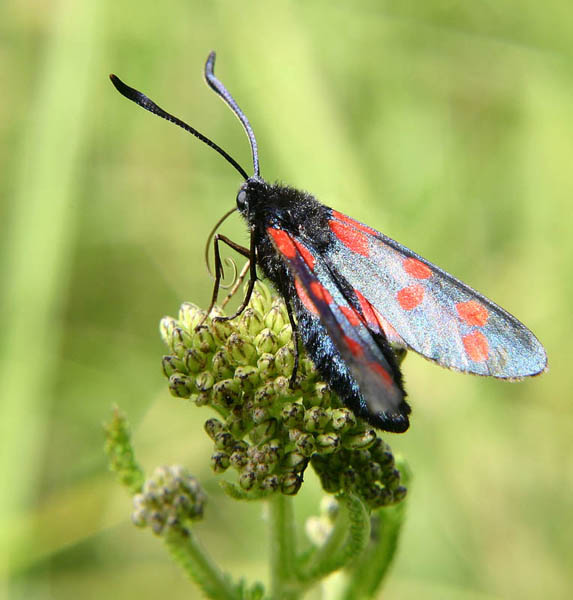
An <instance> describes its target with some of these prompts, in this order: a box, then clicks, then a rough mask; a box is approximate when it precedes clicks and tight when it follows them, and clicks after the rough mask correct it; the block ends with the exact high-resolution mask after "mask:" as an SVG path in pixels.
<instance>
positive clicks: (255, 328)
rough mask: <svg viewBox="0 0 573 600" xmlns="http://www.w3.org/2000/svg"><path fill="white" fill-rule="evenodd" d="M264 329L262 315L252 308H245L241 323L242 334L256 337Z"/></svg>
mask: <svg viewBox="0 0 573 600" xmlns="http://www.w3.org/2000/svg"><path fill="white" fill-rule="evenodd" d="M264 327H265V325H264V322H263V317H262V315H261V313H259V312H257V311H256V310H254V309H253V308H250V307H247V308H245V310H244V311H243V313H242V315H241V318H240V321H239V330H240V332H241V333H242V334H244V335H248V336H250V337H255V336H256V335H257V334H258V333H260V332H261V331H262V330H263V329H264Z"/></svg>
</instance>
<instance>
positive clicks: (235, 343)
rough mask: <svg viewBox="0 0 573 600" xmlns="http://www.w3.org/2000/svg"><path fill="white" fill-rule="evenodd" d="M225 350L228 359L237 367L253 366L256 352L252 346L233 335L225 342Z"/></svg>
mask: <svg viewBox="0 0 573 600" xmlns="http://www.w3.org/2000/svg"><path fill="white" fill-rule="evenodd" d="M227 350H228V352H229V356H230V358H231V359H232V360H233V361H234V362H235V363H236V364H238V365H249V364H253V360H256V355H257V350H256V348H255V347H254V346H253V344H251V343H249V342H247V341H246V340H245V339H243V338H241V337H240V336H239V335H238V334H237V333H233V335H231V337H229V339H228V341H227Z"/></svg>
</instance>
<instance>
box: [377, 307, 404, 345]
mask: <svg viewBox="0 0 573 600" xmlns="http://www.w3.org/2000/svg"><path fill="white" fill-rule="evenodd" d="M373 310H374V314H375V315H376V319H377V320H378V323H379V324H380V327H381V329H382V331H384V333H385V335H386V339H387V340H388V341H389V342H395V343H398V344H403V343H404V340H403V339H402V338H401V337H400V335H399V334H398V332H397V331H396V330H395V329H394V327H392V325H390V323H389V322H388V321H387V320H386V319H385V318H384V317H383V316H382V315H381V314H380V313H379V312H378V311H377V310H376V309H375V308H374V309H373Z"/></svg>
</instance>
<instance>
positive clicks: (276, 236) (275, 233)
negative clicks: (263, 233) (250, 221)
mask: <svg viewBox="0 0 573 600" xmlns="http://www.w3.org/2000/svg"><path fill="white" fill-rule="evenodd" d="M267 232H268V233H269V234H270V236H271V237H272V238H273V240H274V241H275V244H276V246H277V248H278V250H279V252H280V253H281V254H284V256H286V257H287V258H290V259H293V258H295V257H296V255H297V251H296V246H295V245H294V243H293V241H292V239H291V237H290V235H289V234H288V233H287V232H286V231H283V230H282V229H276V228H275V227H269V228H267Z"/></svg>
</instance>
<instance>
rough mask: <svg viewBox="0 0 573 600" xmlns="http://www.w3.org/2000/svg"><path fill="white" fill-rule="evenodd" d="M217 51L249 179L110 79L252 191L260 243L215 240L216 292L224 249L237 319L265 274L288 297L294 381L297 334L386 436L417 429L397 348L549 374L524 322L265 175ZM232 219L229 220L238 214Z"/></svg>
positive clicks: (511, 376)
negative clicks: (247, 155)
mask: <svg viewBox="0 0 573 600" xmlns="http://www.w3.org/2000/svg"><path fill="white" fill-rule="evenodd" d="M214 65H215V53H214V52H211V54H210V55H209V57H208V58H207V62H206V64H205V78H206V80H207V83H208V85H209V86H210V87H211V88H212V89H213V90H214V91H215V92H216V93H217V94H218V95H219V96H221V98H222V99H223V100H224V101H225V103H226V104H227V105H228V106H229V107H230V108H231V110H232V111H233V112H234V113H235V115H236V116H237V117H238V118H239V120H240V121H241V123H242V125H243V127H244V129H245V131H246V133H247V136H248V138H249V142H250V144H251V152H252V158H253V167H254V169H253V170H254V173H253V175H252V176H250V177H249V176H248V174H247V172H246V171H245V170H244V169H243V168H242V167H241V166H240V165H239V164H238V163H237V162H236V161H235V160H234V159H233V158H232V157H231V156H229V154H227V152H225V151H224V150H223V149H222V148H220V147H219V146H217V144H215V143H214V142H212V141H211V140H210V139H208V138H207V137H205V136H204V135H203V134H201V133H199V132H198V131H197V130H196V129H194V128H193V127H190V126H189V125H187V124H186V123H184V122H183V121H181V120H180V119H178V118H177V117H174V116H173V115H171V114H169V113H167V112H165V111H164V110H163V109H162V108H160V107H159V106H157V105H156V104H155V103H154V102H152V101H151V100H150V99H149V98H147V96H145V95H144V94H142V93H141V92H138V91H137V90H135V89H133V88H130V87H129V86H127V85H126V84H124V83H123V82H122V81H121V80H120V79H119V78H118V77H116V76H115V75H111V76H110V77H111V80H112V82H113V84H114V86H115V87H116V89H117V90H118V91H119V92H120V93H121V94H122V95H124V96H125V97H126V98H128V99H129V100H132V101H133V102H135V103H136V104H139V105H140V106H142V107H143V108H145V109H146V110H148V111H149V112H151V113H153V114H155V115H158V116H160V117H162V118H164V119H167V120H168V121H171V122H172V123H175V124H176V125H178V126H180V127H182V128H183V129H185V130H186V131H188V132H189V133H192V134H193V135H194V136H196V137H198V138H199V139H200V140H201V141H202V142H204V143H205V144H207V145H208V146H210V147H211V148H213V149H214V150H216V151H217V152H218V153H219V154H221V155H222V156H223V157H224V158H225V159H226V160H227V162H229V163H230V164H231V165H233V167H234V168H235V169H236V170H237V171H238V172H239V173H240V174H241V176H242V177H243V178H244V180H245V181H244V183H243V184H242V185H241V187H240V188H239V192H238V194H237V198H236V202H237V206H236V209H233V211H231V212H234V210H238V211H239V212H240V213H241V215H242V216H243V217H244V218H245V220H246V222H247V225H248V229H249V235H250V245H249V247H248V248H246V247H243V246H241V245H239V244H237V243H235V242H233V241H231V240H230V239H228V238H227V237H225V236H223V235H220V234H217V235H215V236H214V252H215V287H214V290H213V302H212V304H211V309H212V308H213V305H214V303H215V301H216V298H217V292H218V288H219V284H220V280H221V275H222V265H221V260H220V254H219V243H220V242H224V243H225V244H227V245H228V246H230V247H231V248H232V249H234V250H235V251H237V252H238V253H240V254H242V255H243V256H245V257H246V258H248V260H249V267H248V268H249V277H250V280H249V284H248V287H247V292H246V295H245V298H244V301H243V302H242V304H241V306H240V307H239V309H238V311H237V312H236V314H235V315H233V316H231V317H227V318H229V319H233V318H235V317H236V316H237V315H239V314H240V313H241V312H242V310H243V309H244V308H245V306H246V305H247V303H248V301H249V299H250V295H251V293H252V291H253V286H254V284H255V281H256V279H257V267H259V269H260V271H261V272H262V273H263V274H264V276H265V277H267V278H268V279H269V280H270V281H271V282H272V283H273V285H274V287H275V288H276V290H277V291H278V293H279V294H281V296H282V297H283V298H284V300H285V302H286V306H287V310H288V314H289V318H290V322H291V325H292V328H293V337H294V341H295V368H294V371H293V375H292V379H291V383H294V381H295V378H296V368H297V364H298V342H299V338H300V340H301V341H302V343H303V345H304V347H305V348H306V350H307V352H308V354H309V355H310V357H311V358H312V360H313V362H314V364H315V365H316V368H317V369H318V371H319V372H320V373H321V375H322V376H323V377H324V378H325V380H326V381H327V382H328V383H329V385H330V386H331V388H332V389H333V390H335V391H336V393H337V394H338V395H339V396H340V397H341V398H342V400H343V401H344V403H345V404H346V405H347V406H348V407H349V408H351V409H352V410H353V411H354V413H355V414H356V415H358V416H360V417H363V418H365V419H367V420H368V421H369V422H370V423H371V424H372V425H374V426H375V427H378V428H380V429H384V430H387V431H394V432H403V431H406V429H408V426H409V420H408V415H409V414H410V406H409V405H408V403H407V402H406V400H405V396H406V393H405V391H404V386H403V384H402V374H401V372H400V368H399V366H398V361H397V359H396V355H395V353H394V350H393V349H392V347H391V345H390V344H392V345H394V347H395V348H403V349H408V350H415V351H416V352H418V353H419V354H422V355H423V356H425V357H426V358H428V359H430V360H432V361H434V362H436V363H438V364H440V365H442V366H444V367H448V368H450V369H455V370H457V371H464V372H468V373H475V374H477V375H489V376H491V377H498V378H500V379H508V380H516V379H521V378H523V377H529V376H532V375H537V374H539V373H541V372H542V371H544V370H545V368H546V365H547V358H546V355H545V350H544V348H543V346H542V345H541V344H540V342H539V341H538V340H537V338H536V337H535V336H534V335H533V333H531V331H529V329H527V327H525V326H524V325H523V324H522V323H520V322H519V321H518V320H517V319H516V318H515V317H513V316H512V315H510V314H509V313H508V312H506V311H505V310H503V309H502V308H500V307H499V306H497V305H496V304H494V303H493V302H492V301H491V300H488V299H487V298H485V297H484V296H482V295H481V294H479V293H478V292H476V291H475V290H473V289H472V288H470V287H469V286H467V285H465V284H464V283H462V282H461V281H459V280H458V279H456V278H455V277H452V276H451V275H449V274H448V273H446V272H445V271H442V270H441V269H440V268H438V267H436V266H435V265H433V264H432V263H430V262H428V261H427V260H425V259H424V258H422V257H421V256H419V255H417V254H416V253H415V252H412V251H411V250H409V249H408V248H406V247H404V246H402V245H401V244H399V243H398V242H395V241H394V240H392V239H390V238H389V237H386V236H385V235H384V234H382V233H380V232H378V231H376V230H375V229H372V228H371V227H368V226H367V225H364V224H362V223H360V222H358V221H355V220H354V219H351V218H350V217H347V216H346V215H343V214H341V213H339V212H338V211H336V210H333V209H331V208H328V207H327V206H324V205H323V204H321V203H320V202H318V201H317V200H316V199H315V198H314V197H313V196H312V195H310V194H308V193H306V192H301V191H299V190H296V189H294V188H292V187H288V186H285V185H281V184H269V183H267V182H266V181H264V179H263V178H262V177H261V175H260V172H259V157H258V151H257V142H256V140H255V135H254V133H253V130H252V129H251V125H250V123H249V121H248V119H247V117H246V116H245V115H244V113H243V112H242V111H241V109H240V108H239V106H238V105H237V103H236V102H235V100H234V98H233V97H232V96H231V94H230V93H229V92H228V91H227V89H226V88H225V86H224V85H223V84H222V83H221V82H220V81H219V80H218V79H217V78H216V77H215V74H214V70H213V69H214ZM228 214H230V213H228Z"/></svg>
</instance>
